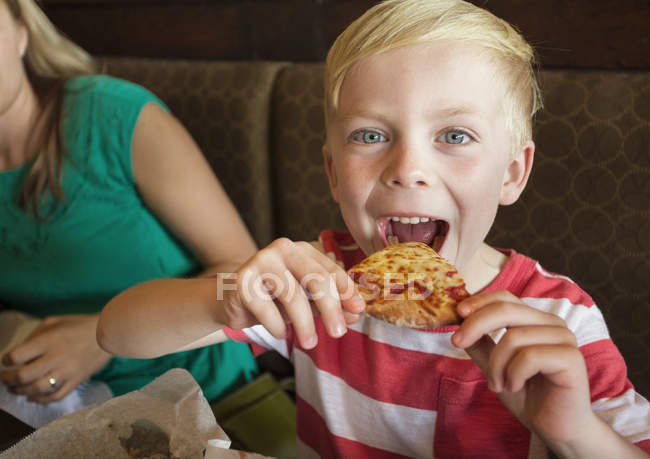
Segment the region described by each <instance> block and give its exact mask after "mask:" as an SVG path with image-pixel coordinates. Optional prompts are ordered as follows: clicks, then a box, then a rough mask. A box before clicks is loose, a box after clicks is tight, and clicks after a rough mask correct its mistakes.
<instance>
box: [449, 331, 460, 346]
mask: <svg viewBox="0 0 650 459" xmlns="http://www.w3.org/2000/svg"><path fill="white" fill-rule="evenodd" d="M462 341H463V334H462V333H461V332H459V331H457V332H456V333H454V334H453V335H452V336H451V342H452V343H453V344H454V346H456V347H460V344H461V343H462Z"/></svg>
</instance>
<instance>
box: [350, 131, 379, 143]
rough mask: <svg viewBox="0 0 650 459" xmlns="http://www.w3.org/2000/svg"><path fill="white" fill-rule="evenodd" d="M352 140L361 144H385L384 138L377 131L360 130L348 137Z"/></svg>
mask: <svg viewBox="0 0 650 459" xmlns="http://www.w3.org/2000/svg"><path fill="white" fill-rule="evenodd" d="M350 138H351V139H352V140H354V141H355V142H361V143H378V142H385V141H386V137H385V136H383V135H382V134H380V133H379V132H377V131H368V130H361V131H357V132H354V133H352V135H351V136H350Z"/></svg>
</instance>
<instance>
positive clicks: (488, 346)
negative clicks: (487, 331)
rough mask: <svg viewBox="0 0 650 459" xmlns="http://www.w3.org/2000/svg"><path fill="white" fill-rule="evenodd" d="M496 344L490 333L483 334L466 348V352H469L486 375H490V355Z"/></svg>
mask: <svg viewBox="0 0 650 459" xmlns="http://www.w3.org/2000/svg"><path fill="white" fill-rule="evenodd" d="M494 346H495V344H494V341H493V340H492V338H490V337H489V336H488V335H483V336H482V337H481V338H480V339H479V340H478V341H476V342H475V343H474V344H472V345H471V346H469V347H467V348H465V352H467V354H468V355H469V356H470V357H471V358H472V360H473V361H474V363H476V365H477V366H478V367H479V368H480V369H481V371H482V372H483V374H484V375H486V377H487V375H488V368H489V364H490V355H491V354H492V351H493V350H494Z"/></svg>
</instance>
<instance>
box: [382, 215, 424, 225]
mask: <svg viewBox="0 0 650 459" xmlns="http://www.w3.org/2000/svg"><path fill="white" fill-rule="evenodd" d="M388 219H389V220H392V221H394V222H400V223H404V224H411V225H417V224H418V223H426V222H428V221H429V218H428V217H388Z"/></svg>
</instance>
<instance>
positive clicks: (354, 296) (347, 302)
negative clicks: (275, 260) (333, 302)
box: [305, 243, 366, 314]
mask: <svg viewBox="0 0 650 459" xmlns="http://www.w3.org/2000/svg"><path fill="white" fill-rule="evenodd" d="M305 244H307V245H308V246H309V248H308V249H307V247H305V249H306V250H308V251H309V253H310V255H311V256H312V257H313V258H314V259H315V260H316V261H317V262H318V263H320V264H321V266H322V267H323V268H324V269H325V270H327V271H328V272H329V273H330V276H331V277H332V279H333V280H334V283H335V287H336V290H337V292H338V296H339V301H340V302H341V305H342V306H343V307H344V308H345V309H346V310H348V311H349V312H351V313H354V314H358V313H360V312H363V310H364V309H365V307H366V302H365V301H364V300H363V297H362V296H361V294H360V293H359V292H358V290H357V288H356V286H355V285H354V281H353V280H352V279H350V276H348V273H346V272H345V270H344V269H343V268H341V267H340V266H339V265H337V264H336V263H335V262H334V260H332V259H331V258H329V257H328V256H327V255H325V254H324V253H322V252H320V251H319V250H317V249H316V248H315V247H313V246H312V245H311V244H309V243H305Z"/></svg>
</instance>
